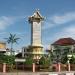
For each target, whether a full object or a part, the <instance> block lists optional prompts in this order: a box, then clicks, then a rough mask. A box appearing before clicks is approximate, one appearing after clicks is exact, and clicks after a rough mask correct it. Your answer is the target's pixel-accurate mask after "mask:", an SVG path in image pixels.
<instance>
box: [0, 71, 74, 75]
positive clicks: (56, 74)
mask: <svg viewBox="0 0 75 75" xmlns="http://www.w3.org/2000/svg"><path fill="white" fill-rule="evenodd" d="M74 74H75V71H70V72H34V73H33V72H18V73H17V72H14V73H1V72H0V75H74Z"/></svg>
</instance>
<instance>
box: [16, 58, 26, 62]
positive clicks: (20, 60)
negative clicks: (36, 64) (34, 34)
mask: <svg viewBox="0 0 75 75" xmlns="http://www.w3.org/2000/svg"><path fill="white" fill-rule="evenodd" d="M25 61H26V60H25V59H15V62H25Z"/></svg>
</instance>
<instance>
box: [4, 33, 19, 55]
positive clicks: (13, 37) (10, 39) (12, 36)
mask: <svg viewBox="0 0 75 75" xmlns="http://www.w3.org/2000/svg"><path fill="white" fill-rule="evenodd" d="M5 39H6V40H7V43H8V44H10V45H11V55H12V51H13V44H14V43H17V41H18V39H20V38H17V37H16V34H11V33H10V36H9V37H8V38H5Z"/></svg>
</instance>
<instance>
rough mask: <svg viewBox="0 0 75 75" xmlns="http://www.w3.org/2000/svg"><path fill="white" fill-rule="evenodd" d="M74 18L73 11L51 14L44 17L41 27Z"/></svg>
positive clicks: (53, 25) (45, 27)
mask: <svg viewBox="0 0 75 75" xmlns="http://www.w3.org/2000/svg"><path fill="white" fill-rule="evenodd" d="M74 20H75V12H68V13H65V14H62V15H53V16H51V17H48V18H47V19H46V22H45V23H44V26H43V29H49V28H52V27H56V26H60V25H63V24H65V23H69V22H71V21H74Z"/></svg>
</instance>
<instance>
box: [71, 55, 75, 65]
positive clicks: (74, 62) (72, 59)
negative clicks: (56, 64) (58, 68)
mask: <svg viewBox="0 0 75 75" xmlns="http://www.w3.org/2000/svg"><path fill="white" fill-rule="evenodd" d="M70 63H71V64H75V58H74V57H73V56H72V57H71V59H70Z"/></svg>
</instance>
